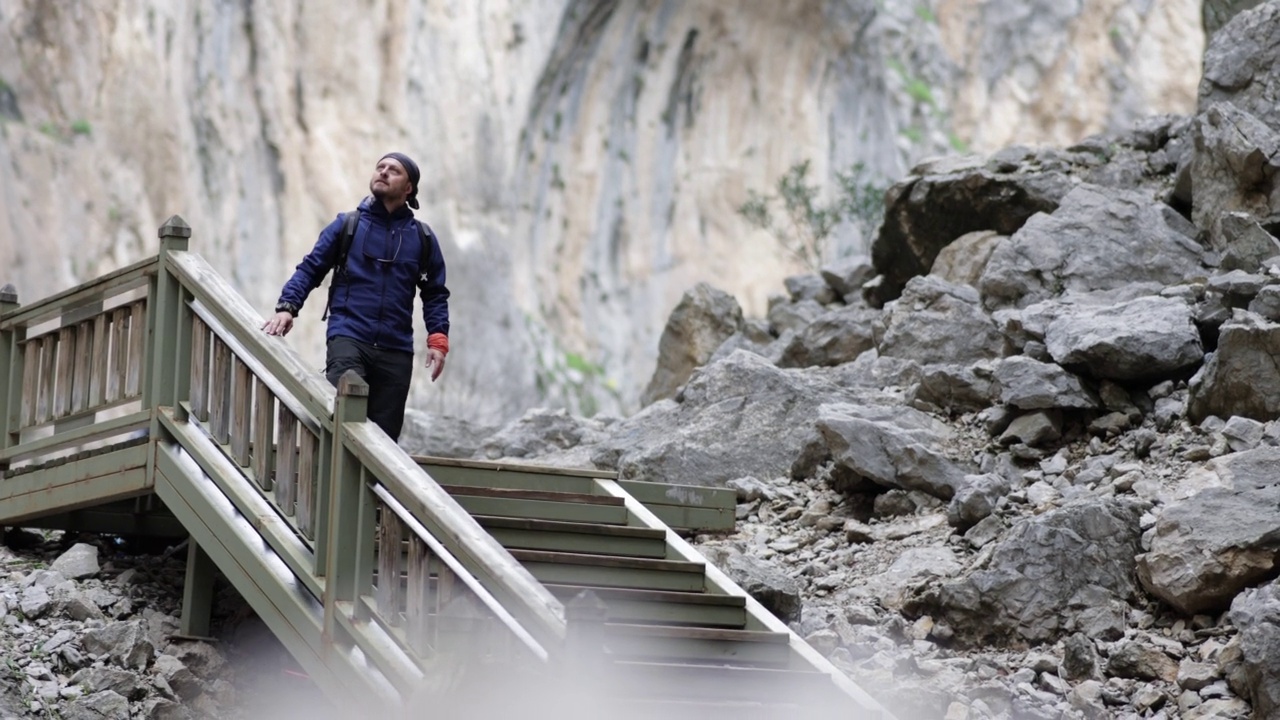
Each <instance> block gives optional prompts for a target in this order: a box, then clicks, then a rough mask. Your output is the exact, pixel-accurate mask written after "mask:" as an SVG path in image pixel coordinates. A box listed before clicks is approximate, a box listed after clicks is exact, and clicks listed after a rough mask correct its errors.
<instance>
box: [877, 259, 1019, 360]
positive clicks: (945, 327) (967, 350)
mask: <svg viewBox="0 0 1280 720" xmlns="http://www.w3.org/2000/svg"><path fill="white" fill-rule="evenodd" d="M885 310H886V313H885V330H884V336H883V337H882V338H881V339H880V341H879V342H878V343H877V349H878V350H879V352H880V355H881V356H884V357H900V358H905V359H908V360H913V361H915V362H917V363H920V364H922V365H928V364H932V363H948V364H970V363H975V362H979V361H982V360H993V359H996V358H1000V357H1004V355H1005V354H1006V348H1005V339H1004V336H1003V335H1002V334H1001V333H1000V331H999V330H998V329H997V328H996V325H995V323H994V322H993V321H992V319H991V317H990V316H989V315H987V313H986V312H985V311H984V310H983V309H982V307H981V305H979V303H978V292H977V291H976V290H974V289H973V288H972V287H970V286H968V285H954V284H951V283H948V282H946V281H945V280H943V279H942V278H939V277H935V276H932V275H925V276H921V277H917V278H912V279H911V280H910V281H909V282H907V284H906V287H905V288H904V289H903V291H902V296H901V297H900V298H898V299H897V300H896V301H894V302H893V303H892V304H890V305H887V306H885Z"/></svg>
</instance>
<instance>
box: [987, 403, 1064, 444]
mask: <svg viewBox="0 0 1280 720" xmlns="http://www.w3.org/2000/svg"><path fill="white" fill-rule="evenodd" d="M1061 438H1062V413H1061V412H1059V411H1058V410H1037V411H1035V412H1029V413H1023V414H1022V415H1019V416H1018V417H1016V418H1014V420H1013V422H1011V423H1009V427H1007V428H1005V431H1004V432H1003V433H1001V435H1000V444H1001V445H1014V444H1016V443H1022V444H1024V445H1028V446H1030V447H1043V446H1047V445H1051V444H1053V443H1055V442H1057V441H1058V440H1059V439H1061Z"/></svg>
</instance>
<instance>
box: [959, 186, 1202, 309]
mask: <svg viewBox="0 0 1280 720" xmlns="http://www.w3.org/2000/svg"><path fill="white" fill-rule="evenodd" d="M1196 235H1197V230H1196V228H1195V226H1194V225H1192V224H1191V223H1190V222H1189V221H1188V220H1187V219H1186V218H1184V217H1182V216H1181V215H1179V214H1178V213H1177V211H1175V210H1174V209H1173V208H1172V207H1170V206H1168V205H1165V204H1164V203H1161V202H1156V201H1153V200H1151V199H1150V198H1149V197H1147V196H1146V195H1143V194H1142V193H1139V192H1134V191H1127V190H1119V189H1114V188H1103V187H1099V186H1096V185H1081V186H1079V187H1076V188H1075V189H1074V190H1072V191H1071V192H1070V193H1068V194H1067V196H1066V197H1065V198H1063V200H1062V203H1061V206H1060V207H1059V208H1058V209H1057V210H1056V211H1055V212H1054V213H1053V214H1052V215H1050V214H1039V215H1036V216H1035V217H1032V218H1031V219H1030V220H1028V221H1027V223H1026V225H1024V226H1023V227H1022V229H1020V230H1018V231H1017V232H1015V233H1014V234H1013V236H1012V237H1010V238H1009V240H1008V241H1007V242H1004V243H1001V244H1000V245H999V246H998V247H997V248H996V250H995V252H994V253H992V255H991V260H990V261H989V262H988V263H987V269H986V270H985V271H984V272H983V274H982V279H981V281H980V283H979V284H980V288H981V290H982V298H983V302H984V304H986V306H987V307H1000V306H1009V305H1014V306H1018V307H1025V306H1026V305H1029V304H1031V303H1034V302H1037V301H1039V300H1044V299H1047V298H1050V297H1054V296H1057V295H1061V294H1062V293H1063V292H1066V291H1075V292H1091V291H1095V290H1109V289H1113V288H1119V287H1123V286H1126V285H1130V284H1133V283H1139V282H1156V283H1163V284H1166V285H1176V284H1178V283H1180V282H1182V281H1184V280H1186V279H1188V278H1196V277H1203V276H1204V275H1205V274H1206V270H1205V267H1204V263H1203V255H1204V253H1203V249H1202V248H1201V247H1200V245H1199V244H1197V243H1196V240H1195V238H1196Z"/></svg>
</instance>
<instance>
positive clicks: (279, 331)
mask: <svg viewBox="0 0 1280 720" xmlns="http://www.w3.org/2000/svg"><path fill="white" fill-rule="evenodd" d="M262 329H263V330H265V331H266V332H267V334H268V335H279V336H281V337H284V336H285V335H288V334H289V331H290V330H292V329H293V314H292V313H290V312H286V311H284V310H281V311H280V312H278V313H276V314H275V315H272V316H271V319H270V320H268V321H267V322H265V323H264V324H263V325H262Z"/></svg>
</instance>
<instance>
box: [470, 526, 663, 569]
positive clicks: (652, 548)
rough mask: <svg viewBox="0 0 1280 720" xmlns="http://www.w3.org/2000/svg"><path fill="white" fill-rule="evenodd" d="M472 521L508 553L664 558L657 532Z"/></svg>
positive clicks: (616, 527)
mask: <svg viewBox="0 0 1280 720" xmlns="http://www.w3.org/2000/svg"><path fill="white" fill-rule="evenodd" d="M475 520H476V522H478V523H480V526H481V527H483V528H484V529H486V530H488V531H489V534H490V535H492V536H493V537H494V538H495V539H496V540H497V541H498V542H500V543H502V545H503V547H505V548H507V549H509V550H511V549H519V550H550V551H553V552H568V553H590V554H593V555H624V556H630V557H647V558H659V559H661V558H665V557H666V556H667V533H666V531H665V530H661V529H657V528H648V527H631V526H627V525H603V524H600V523H574V522H562V521H556V520H535V519H533V518H511V517H495V516H492V515H477V516H475Z"/></svg>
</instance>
